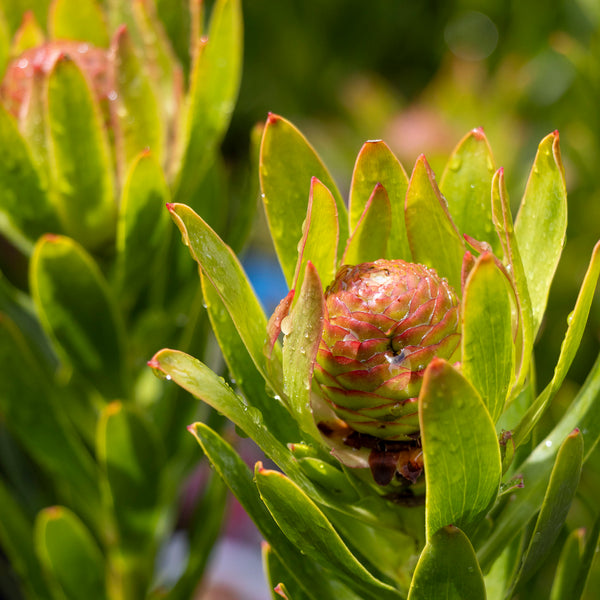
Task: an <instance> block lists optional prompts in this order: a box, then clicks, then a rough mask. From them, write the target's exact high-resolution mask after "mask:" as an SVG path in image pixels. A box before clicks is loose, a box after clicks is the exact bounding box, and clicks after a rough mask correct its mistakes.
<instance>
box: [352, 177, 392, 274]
mask: <svg viewBox="0 0 600 600" xmlns="http://www.w3.org/2000/svg"><path fill="white" fill-rule="evenodd" d="M391 229H392V210H391V207H390V200H389V198H388V195H387V191H386V189H385V188H384V187H383V186H382V185H381V184H380V183H378V184H377V185H376V186H375V188H374V189H373V193H372V194H371V196H370V197H369V200H368V201H367V203H366V205H365V210H364V212H363V214H362V215H361V217H360V219H359V220H358V223H357V224H356V227H355V228H354V231H353V232H352V235H351V236H350V237H349V238H348V243H347V244H346V249H345V250H344V254H343V256H342V261H341V264H343V265H358V264H360V263H363V262H373V261H375V260H377V259H379V258H384V257H385V256H387V255H388V252H387V249H388V240H389V237H390V231H391Z"/></svg>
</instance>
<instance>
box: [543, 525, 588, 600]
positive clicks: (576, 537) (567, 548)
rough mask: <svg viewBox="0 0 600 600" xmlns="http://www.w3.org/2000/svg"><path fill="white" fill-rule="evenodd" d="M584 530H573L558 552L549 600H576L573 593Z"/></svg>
mask: <svg viewBox="0 0 600 600" xmlns="http://www.w3.org/2000/svg"><path fill="white" fill-rule="evenodd" d="M584 537H585V528H583V527H581V528H579V529H574V530H573V531H571V533H570V534H569V537H568V538H567V541H566V542H565V544H564V546H563V547H562V550H561V552H560V558H559V559H558V566H557V568H556V574H555V575H554V580H553V582H552V591H551V593H550V600H578V597H577V596H576V595H575V594H574V593H573V592H574V590H575V587H576V585H577V578H578V576H579V569H580V566H581V558H582V556H583V548H584Z"/></svg>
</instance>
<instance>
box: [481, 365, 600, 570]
mask: <svg viewBox="0 0 600 600" xmlns="http://www.w3.org/2000/svg"><path fill="white" fill-rule="evenodd" d="M575 428H579V430H580V431H581V434H582V436H583V441H584V443H583V447H584V462H585V460H586V459H587V458H588V457H589V456H590V454H591V452H592V451H593V450H594V448H595V447H596V445H597V443H598V441H599V440H600V358H599V359H597V360H596V363H595V364H594V366H593V368H592V370H591V371H590V373H589V375H588V377H587V379H586V381H585V383H584V384H583V386H582V387H581V389H580V391H579V393H578V394H577V397H576V398H575V400H574V401H573V403H572V404H571V406H570V407H569V410H568V411H567V412H566V413H565V415H564V416H563V418H562V419H561V420H560V421H559V422H558V424H557V425H556V426H555V427H554V429H553V430H552V431H551V432H550V434H549V435H548V436H547V437H546V438H545V439H544V440H542V441H541V442H540V443H539V444H538V446H537V447H536V448H535V449H534V451H533V452H532V453H531V454H530V455H529V456H528V457H527V459H526V460H525V461H524V462H523V463H522V464H520V465H519V464H517V465H515V472H518V473H521V474H522V476H523V488H522V489H518V490H515V491H514V492H513V494H512V495H511V501H510V502H509V503H507V504H506V506H505V507H504V509H503V510H502V512H501V513H500V515H499V516H498V517H497V519H496V520H495V522H494V529H493V530H492V532H491V533H490V534H489V535H488V536H487V538H486V539H485V540H483V541H482V543H481V545H480V547H479V548H478V549H477V556H478V557H479V562H480V563H481V567H482V569H484V570H487V569H488V568H489V567H490V565H491V564H492V563H493V562H494V561H495V560H496V558H497V557H498V556H499V555H500V554H501V552H502V550H503V548H505V547H506V545H507V544H508V543H509V542H510V540H511V539H513V538H514V537H515V535H516V534H517V533H518V532H519V531H522V530H523V528H524V527H526V526H527V523H529V522H530V521H531V519H532V518H533V517H534V516H535V514H536V513H537V512H538V511H539V510H540V507H541V506H542V502H543V499H544V494H545V492H546V488H547V487H548V481H549V479H550V473H551V471H552V468H553V465H554V462H555V459H556V454H557V452H558V449H559V447H560V445H561V444H562V442H563V441H564V439H565V438H566V437H567V436H568V435H569V434H570V433H571V432H572V431H573V429H575Z"/></svg>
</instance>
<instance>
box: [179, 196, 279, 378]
mask: <svg viewBox="0 0 600 600" xmlns="http://www.w3.org/2000/svg"><path fill="white" fill-rule="evenodd" d="M169 210H170V212H171V216H172V217H173V220H174V221H175V223H176V224H177V226H178V227H179V230H180V231H181V235H182V237H183V242H184V244H186V245H187V246H189V248H190V252H191V254H192V257H193V258H194V260H195V261H196V262H197V263H198V264H199V265H200V268H201V269H202V271H203V273H204V274H205V275H206V277H208V279H209V280H210V282H211V284H212V285H213V286H214V287H215V289H216V290H217V292H218V294H219V296H220V297H221V299H222V300H223V304H224V305H225V307H226V308H227V311H228V312H229V315H230V316H231V318H232V320H233V322H234V324H235V327H236V329H237V330H238V333H239V335H240V338H241V339H242V341H243V343H244V345H245V346H246V348H247V350H248V353H249V354H250V356H251V357H252V360H253V361H254V364H255V365H256V367H257V368H258V370H259V372H260V373H262V375H263V377H265V379H267V374H266V370H265V357H264V354H263V346H264V343H265V340H266V335H267V319H266V317H265V314H264V312H263V309H262V307H261V306H260V303H259V301H258V298H257V297H256V294H255V293H254V290H253V289H252V286H251V285H250V282H249V281H248V279H247V277H246V275H245V273H244V270H243V268H242V265H241V264H240V262H239V260H238V259H237V257H236V256H235V254H234V253H233V252H232V251H231V248H229V247H228V246H227V245H226V244H225V243H224V242H223V241H222V240H221V239H220V238H219V236H218V235H217V234H216V233H215V232H214V231H213V230H212V229H211V228H210V227H209V226H208V225H207V224H206V223H205V222H204V221H203V220H202V219H201V218H200V217H199V216H198V215H197V214H196V213H195V212H194V211H193V210H192V209H191V208H189V207H188V206H185V205H183V204H172V205H169Z"/></svg>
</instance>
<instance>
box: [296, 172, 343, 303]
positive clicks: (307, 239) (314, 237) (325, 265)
mask: <svg viewBox="0 0 600 600" xmlns="http://www.w3.org/2000/svg"><path fill="white" fill-rule="evenodd" d="M338 238H339V224H338V215H337V206H336V204H335V200H334V198H333V195H332V193H331V192H330V191H329V190H328V189H327V188H326V187H325V186H324V185H323V184H322V183H321V182H320V181H319V180H318V179H317V178H316V177H313V178H312V179H311V181H310V194H309V197H308V209H307V211H306V219H305V220H304V224H303V225H302V239H301V240H300V243H299V244H298V262H297V263H296V271H295V274H294V284H293V288H294V289H296V290H300V289H301V288H302V282H303V281H304V273H305V271H306V265H307V263H308V261H310V262H312V264H313V265H314V267H315V269H316V271H317V273H318V274H319V276H320V278H321V281H323V282H325V283H327V282H329V281H333V278H334V277H335V271H336V263H337V245H338ZM298 296H299V294H296V295H295V296H294V304H295V302H296V301H297V299H298Z"/></svg>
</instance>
